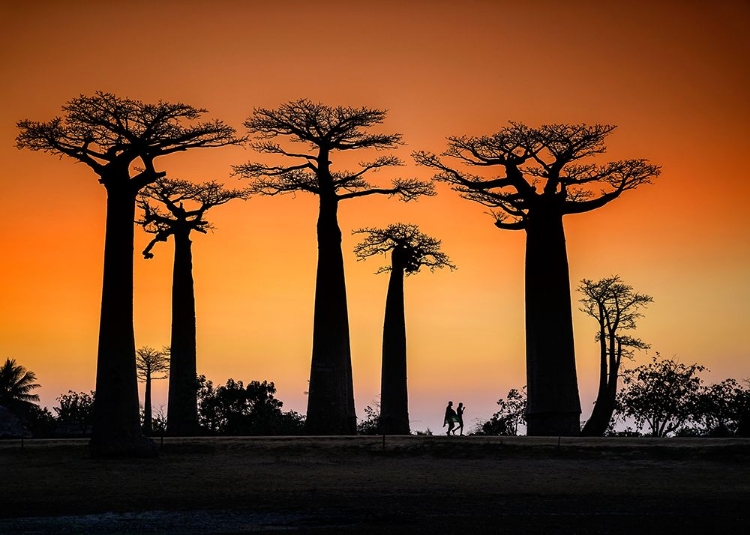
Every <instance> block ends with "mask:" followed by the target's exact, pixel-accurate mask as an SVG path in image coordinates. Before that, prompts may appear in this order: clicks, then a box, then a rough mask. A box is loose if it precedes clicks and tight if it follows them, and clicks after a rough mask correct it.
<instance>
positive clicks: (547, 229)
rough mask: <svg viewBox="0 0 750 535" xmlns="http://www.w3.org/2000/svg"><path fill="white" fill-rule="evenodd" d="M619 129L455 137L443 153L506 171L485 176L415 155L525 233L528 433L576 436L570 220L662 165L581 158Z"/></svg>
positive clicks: (514, 129) (498, 219) (549, 128)
mask: <svg viewBox="0 0 750 535" xmlns="http://www.w3.org/2000/svg"><path fill="white" fill-rule="evenodd" d="M614 129H615V127H614V126H612V125H602V124H596V125H585V124H574V125H568V124H552V125H542V126H541V127H539V128H530V127H528V126H526V125H523V124H520V123H513V122H511V123H510V126H507V127H505V128H502V129H501V130H500V131H499V132H497V133H495V134H492V135H490V136H482V137H469V136H454V137H449V138H448V149H447V150H446V151H445V152H444V153H443V154H442V156H444V157H448V158H451V159H452V160H454V161H456V162H458V163H459V164H461V166H466V167H468V168H470V169H471V168H473V169H493V170H494V169H499V170H500V172H501V175H500V176H493V177H489V178H487V177H482V176H478V175H475V174H472V173H471V172H469V171H467V170H465V169H463V170H462V169H461V168H460V166H459V167H456V166H454V165H449V164H448V163H445V161H444V160H443V159H442V158H441V157H440V156H438V155H435V154H433V153H430V152H424V151H420V152H415V153H414V154H413V156H414V158H415V160H416V161H417V163H418V164H421V165H426V166H428V167H432V168H434V169H436V170H437V174H436V175H435V177H434V178H435V180H438V181H441V182H446V183H448V184H450V185H452V186H453V189H454V190H455V191H457V192H459V193H460V194H461V196H462V197H464V198H465V199H469V200H471V201H475V202H478V203H480V204H482V205H484V206H488V207H490V208H491V209H493V212H492V214H493V216H494V218H495V226H497V227H498V228H499V229H503V230H523V231H524V232H525V233H526V266H525V278H526V281H525V301H526V310H525V312H526V376H527V387H528V406H527V413H526V417H527V421H528V434H529V435H566V436H571V435H578V434H579V433H580V414H581V403H580V398H579V395H578V380H577V377H576V366H575V350H574V346H573V319H572V309H571V307H572V305H571V295H570V294H571V292H570V275H569V272H568V254H567V250H566V246H565V231H564V228H563V217H564V216H566V215H569V214H580V213H583V212H588V211H591V210H595V209H597V208H601V207H602V206H604V205H606V204H607V203H609V202H611V201H613V200H615V199H617V198H618V197H619V196H620V195H621V194H622V193H623V192H625V191H628V190H632V189H635V188H637V187H638V186H640V185H642V184H647V183H649V182H650V181H651V179H652V178H654V177H656V176H658V175H659V172H660V169H659V167H658V166H656V165H652V164H650V163H649V162H648V161H647V160H645V159H632V160H620V161H615V162H609V163H604V164H599V163H596V162H593V161H589V162H586V163H581V161H582V160H584V159H589V158H593V157H597V156H598V155H600V154H602V153H603V152H604V151H605V145H604V139H605V138H606V137H607V136H608V135H609V134H610V133H612V131H613V130H614Z"/></svg>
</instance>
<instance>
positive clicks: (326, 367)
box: [234, 99, 434, 434]
mask: <svg viewBox="0 0 750 535" xmlns="http://www.w3.org/2000/svg"><path fill="white" fill-rule="evenodd" d="M385 115H386V112H385V111H383V110H376V109H369V108H349V107H341V106H338V107H330V106H325V105H323V104H316V103H313V102H311V101H309V100H305V99H303V100H298V101H294V102H289V103H288V104H284V105H282V106H280V107H279V108H278V109H274V110H269V109H264V108H256V109H255V110H254V112H253V115H252V117H250V118H249V119H248V120H247V121H245V123H244V124H245V126H246V127H247V129H248V131H249V132H250V133H251V134H255V135H256V137H257V140H258V141H256V142H255V143H253V145H252V146H253V148H254V149H255V150H257V151H258V152H260V153H264V154H270V155H273V156H277V157H283V158H284V159H291V160H294V161H293V163H290V164H288V165H277V164H263V163H247V164H245V165H238V166H235V168H234V169H235V172H236V174H238V175H240V176H242V177H245V178H250V179H252V183H251V186H250V189H251V191H252V192H253V193H258V194H261V195H278V194H283V193H295V192H298V191H303V192H307V193H312V194H314V195H318V197H319V199H320V205H319V206H320V209H319V216H318V224H317V236H318V267H317V274H316V278H315V312H314V320H313V348H312V363H311V369H310V388H309V395H308V405H307V431H308V432H309V433H313V434H354V433H356V426H357V418H356V413H355V410H354V388H353V384H352V369H351V368H352V365H351V350H350V344H349V316H348V311H347V302H346V282H345V278H344V258H343V254H342V251H341V230H340V229H339V224H338V206H339V202H340V201H343V200H347V199H354V198H357V197H363V196H367V195H389V196H393V195H398V196H399V197H400V198H401V199H403V200H405V201H409V200H411V199H415V198H416V197H418V196H420V195H432V194H434V191H433V188H432V185H431V184H429V183H425V182H420V181H417V180H414V179H395V180H393V182H392V185H391V186H390V187H386V188H383V187H375V186H373V185H372V184H371V183H370V182H369V181H368V180H367V179H366V178H365V175H366V173H368V172H369V171H378V170H380V169H382V168H384V167H392V166H399V165H402V162H401V160H399V159H398V158H396V157H395V156H380V157H379V158H376V159H374V160H373V161H370V162H361V163H360V164H359V165H360V169H358V170H356V171H333V170H332V169H331V164H332V161H331V158H332V155H333V153H334V152H336V151H353V150H359V149H392V148H395V147H397V146H398V145H399V144H400V143H401V135H400V134H372V133H368V132H367V129H368V128H370V127H372V126H374V125H377V124H380V123H382V122H383V119H384V118H385ZM277 137H283V138H288V139H289V140H290V141H292V142H298V143H302V144H304V145H306V146H307V147H308V149H309V150H302V151H294V150H291V149H289V150H287V148H284V147H282V146H281V145H279V144H278V143H275V142H274V141H270V140H272V139H274V138H277ZM277 161H278V160H277Z"/></svg>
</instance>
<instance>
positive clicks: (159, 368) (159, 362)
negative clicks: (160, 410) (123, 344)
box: [135, 346, 195, 435]
mask: <svg viewBox="0 0 750 535" xmlns="http://www.w3.org/2000/svg"><path fill="white" fill-rule="evenodd" d="M169 354H170V349H169V348H168V347H165V348H164V349H163V350H162V351H158V350H156V349H154V348H153V347H149V346H143V347H141V348H139V349H138V350H137V351H136V352H135V368H136V371H137V373H138V380H139V381H140V382H142V383H144V384H145V386H146V391H145V393H144V394H143V433H144V434H145V435H150V434H151V430H152V429H151V423H152V420H153V413H152V410H151V381H152V380H154V379H166V378H167V376H168V375H169V373H168V372H169V360H170V358H169ZM193 385H195V380H193Z"/></svg>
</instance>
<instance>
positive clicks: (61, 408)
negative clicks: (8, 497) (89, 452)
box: [52, 390, 96, 436]
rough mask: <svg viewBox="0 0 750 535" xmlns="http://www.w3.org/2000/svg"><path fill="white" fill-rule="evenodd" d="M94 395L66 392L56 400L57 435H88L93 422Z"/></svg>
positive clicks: (91, 393)
mask: <svg viewBox="0 0 750 535" xmlns="http://www.w3.org/2000/svg"><path fill="white" fill-rule="evenodd" d="M95 398H96V393H95V392H94V391H93V390H92V391H91V392H90V393H88V394H87V393H86V392H73V391H72V390H68V393H67V394H62V395H61V396H60V397H58V398H57V403H58V406H57V407H52V410H54V411H55V413H56V414H57V433H58V434H62V435H71V434H72V435H80V436H84V435H89V434H90V433H91V426H92V424H93V421H94V399H95Z"/></svg>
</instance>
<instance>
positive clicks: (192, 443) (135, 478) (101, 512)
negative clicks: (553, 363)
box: [0, 437, 750, 535]
mask: <svg viewBox="0 0 750 535" xmlns="http://www.w3.org/2000/svg"><path fill="white" fill-rule="evenodd" d="M0 463H1V464H0V481H2V485H0V533H3V534H4V533H18V534H27V533H28V534H32V533H92V534H93V533H96V534H105V535H112V534H120V533H176V534H180V535H188V534H198V533H201V534H203V533H217V534H218V533H252V532H258V531H293V532H295V533H331V532H351V533H386V532H387V533H460V534H462V535H463V534H466V533H478V532H482V533H560V534H563V533H583V534H589V533H613V534H620V533H623V534H624V533H713V532H718V531H720V530H721V531H724V530H733V531H734V532H737V533H743V532H744V531H745V529H746V527H747V525H748V521H750V506H748V504H750V441H747V440H731V439H724V440H708V439H691V440H676V439H671V440H661V441H660V440H650V439H602V440H595V439H562V440H560V441H559V443H558V439H544V438H541V439H540V438H526V437H518V438H515V437H514V438H512V439H511V438H502V439H501V438H497V437H466V438H464V439H458V438H456V439H449V438H446V437H403V438H391V437H388V439H387V440H386V447H385V449H383V447H382V439H379V438H365V437H328V438H316V437H305V438H288V439H287V438H230V439H185V440H179V439H171V440H165V441H164V445H163V448H162V453H161V456H160V458H159V459H142V460H107V461H103V460H91V459H89V458H87V456H86V443H85V441H49V442H44V441H36V442H32V443H27V444H25V445H24V449H23V450H21V449H20V447H19V446H18V444H11V443H0Z"/></svg>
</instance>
